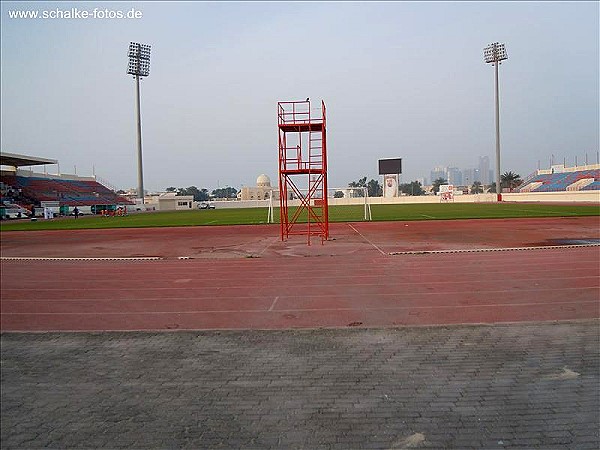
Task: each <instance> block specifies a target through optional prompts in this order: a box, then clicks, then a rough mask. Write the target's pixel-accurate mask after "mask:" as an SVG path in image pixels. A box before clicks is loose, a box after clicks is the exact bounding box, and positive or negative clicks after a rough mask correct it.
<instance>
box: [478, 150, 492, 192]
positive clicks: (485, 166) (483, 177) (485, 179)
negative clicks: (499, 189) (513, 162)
mask: <svg viewBox="0 0 600 450" xmlns="http://www.w3.org/2000/svg"><path fill="white" fill-rule="evenodd" d="M478 169H479V177H480V179H479V180H476V181H481V184H483V185H484V186H485V185H486V184H490V183H491V178H490V158H489V157H488V156H480V157H479V165H478Z"/></svg>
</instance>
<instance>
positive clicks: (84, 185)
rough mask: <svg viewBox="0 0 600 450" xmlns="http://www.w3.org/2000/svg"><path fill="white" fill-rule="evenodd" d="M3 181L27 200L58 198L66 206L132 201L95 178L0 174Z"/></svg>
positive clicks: (38, 202)
mask: <svg viewBox="0 0 600 450" xmlns="http://www.w3.org/2000/svg"><path fill="white" fill-rule="evenodd" d="M2 182H3V183H4V184H5V185H8V186H10V187H11V188H12V190H13V192H14V191H17V192H19V193H20V196H21V197H22V198H24V199H25V200H29V201H30V203H34V204H40V203H41V202H45V201H58V202H60V204H61V205H66V206H92V205H98V204H103V205H116V204H125V205H130V204H133V203H132V202H131V201H130V200H128V199H127V198H125V197H122V196H120V195H118V194H116V193H115V192H113V191H111V190H110V189H108V188H107V187H106V186H103V185H102V184H100V183H98V182H97V181H95V180H94V181H90V180H71V179H59V178H43V177H40V176H31V177H24V176H17V175H3V176H2Z"/></svg>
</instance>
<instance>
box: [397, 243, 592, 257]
mask: <svg viewBox="0 0 600 450" xmlns="http://www.w3.org/2000/svg"><path fill="white" fill-rule="evenodd" d="M599 246H600V244H572V245H544V246H539V247H505V248H471V249H455V250H409V251H406V252H390V253H389V254H390V255H435V254H442V253H483V252H512V251H519V250H520V251H523V250H562V249H566V248H581V247H599Z"/></svg>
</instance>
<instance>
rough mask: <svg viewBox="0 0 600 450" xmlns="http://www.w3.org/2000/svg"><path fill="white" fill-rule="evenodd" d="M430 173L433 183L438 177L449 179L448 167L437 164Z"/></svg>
mask: <svg viewBox="0 0 600 450" xmlns="http://www.w3.org/2000/svg"><path fill="white" fill-rule="evenodd" d="M429 175H430V181H431V183H433V182H434V181H435V180H437V179H438V178H443V179H444V180H448V169H447V168H446V167H442V166H437V167H434V168H433V169H432V170H431V173H430V174H429Z"/></svg>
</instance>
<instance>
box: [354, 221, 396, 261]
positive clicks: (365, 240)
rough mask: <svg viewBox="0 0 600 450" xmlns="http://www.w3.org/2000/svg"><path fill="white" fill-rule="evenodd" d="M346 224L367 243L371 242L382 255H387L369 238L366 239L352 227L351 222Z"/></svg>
mask: <svg viewBox="0 0 600 450" xmlns="http://www.w3.org/2000/svg"><path fill="white" fill-rule="evenodd" d="M348 226H349V227H350V228H352V229H353V230H354V231H355V232H356V233H357V234H358V235H359V236H360V237H361V238H363V239H364V240H365V241H367V242H368V243H369V244H371V245H372V246H373V247H375V248H376V249H377V250H379V251H380V252H381V254H382V255H387V253H386V252H384V251H383V250H381V249H380V248H379V247H377V246H376V245H375V244H373V243H372V242H371V241H370V240H368V239H367V238H366V237H365V236H364V235H363V234H362V233H361V232H360V231H358V230H357V229H356V228H354V227H353V226H352V225H351V224H348Z"/></svg>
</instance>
